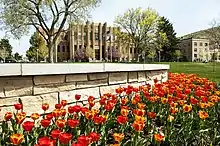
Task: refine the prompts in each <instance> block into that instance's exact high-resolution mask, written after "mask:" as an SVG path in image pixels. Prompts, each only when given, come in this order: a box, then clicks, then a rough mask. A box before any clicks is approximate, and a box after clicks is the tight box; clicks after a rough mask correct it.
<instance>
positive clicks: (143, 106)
mask: <svg viewBox="0 0 220 146" xmlns="http://www.w3.org/2000/svg"><path fill="white" fill-rule="evenodd" d="M145 106H146V104H144V103H138V108H139V109H144V108H145Z"/></svg>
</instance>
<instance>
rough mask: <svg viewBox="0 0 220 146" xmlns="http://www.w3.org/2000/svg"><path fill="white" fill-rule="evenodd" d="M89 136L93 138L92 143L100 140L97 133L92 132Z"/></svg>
mask: <svg viewBox="0 0 220 146" xmlns="http://www.w3.org/2000/svg"><path fill="white" fill-rule="evenodd" d="M88 136H89V137H91V139H92V142H97V141H99V138H100V134H97V133H96V132H91V133H89V135H88Z"/></svg>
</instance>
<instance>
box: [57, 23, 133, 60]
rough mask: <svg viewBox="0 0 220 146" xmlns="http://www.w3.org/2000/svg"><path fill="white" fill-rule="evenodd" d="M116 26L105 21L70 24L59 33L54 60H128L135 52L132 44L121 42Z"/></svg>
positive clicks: (131, 58)
mask: <svg viewBox="0 0 220 146" xmlns="http://www.w3.org/2000/svg"><path fill="white" fill-rule="evenodd" d="M115 31H120V29H119V28H118V27H111V26H107V23H104V24H102V23H89V22H87V23H86V24H70V25H69V29H68V30H67V31H66V32H65V33H61V35H60V37H59V39H58V40H57V43H56V47H55V49H54V61H55V62H63V61H77V60H82V59H85V58H87V59H88V58H89V59H90V60H96V61H103V60H107V61H115V60H118V61H119V60H120V61H121V60H124V61H130V60H133V59H134V58H135V55H136V52H135V49H134V46H133V45H132V44H123V43H121V42H120V41H119V40H117V37H116V35H115V33H114V32H115Z"/></svg>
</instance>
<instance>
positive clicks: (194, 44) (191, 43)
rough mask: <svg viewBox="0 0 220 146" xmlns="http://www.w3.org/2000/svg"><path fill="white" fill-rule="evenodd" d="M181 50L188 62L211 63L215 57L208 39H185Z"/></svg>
mask: <svg viewBox="0 0 220 146" xmlns="http://www.w3.org/2000/svg"><path fill="white" fill-rule="evenodd" d="M179 48H180V50H181V52H182V54H183V56H185V57H186V59H187V60H188V61H209V60H211V57H212V55H213V54H212V52H210V47H209V39H207V38H187V39H183V40H181V42H180V43H179Z"/></svg>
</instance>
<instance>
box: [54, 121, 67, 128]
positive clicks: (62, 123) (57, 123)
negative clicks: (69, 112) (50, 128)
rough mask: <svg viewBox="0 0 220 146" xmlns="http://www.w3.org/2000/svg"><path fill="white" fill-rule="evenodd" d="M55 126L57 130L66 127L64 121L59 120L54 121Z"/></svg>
mask: <svg viewBox="0 0 220 146" xmlns="http://www.w3.org/2000/svg"><path fill="white" fill-rule="evenodd" d="M56 125H57V127H58V128H63V127H64V126H65V125H66V121H65V120H64V119H59V120H57V121H56Z"/></svg>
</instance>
